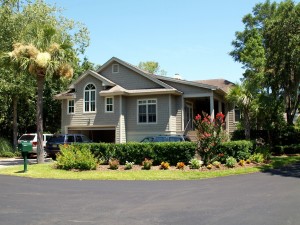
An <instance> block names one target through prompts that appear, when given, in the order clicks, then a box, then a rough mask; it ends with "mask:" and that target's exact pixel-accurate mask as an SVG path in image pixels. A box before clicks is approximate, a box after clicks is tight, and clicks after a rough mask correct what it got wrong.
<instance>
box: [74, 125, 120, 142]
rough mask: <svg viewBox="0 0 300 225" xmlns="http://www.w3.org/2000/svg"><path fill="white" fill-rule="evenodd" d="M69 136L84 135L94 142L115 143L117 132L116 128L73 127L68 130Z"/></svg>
mask: <svg viewBox="0 0 300 225" xmlns="http://www.w3.org/2000/svg"><path fill="white" fill-rule="evenodd" d="M68 133H69V134H84V135H85V136H87V137H88V138H90V139H91V140H93V142H106V143H115V140H116V130H115V129H114V128H101V129H100V128H92V129H91V128H90V127H72V128H68Z"/></svg>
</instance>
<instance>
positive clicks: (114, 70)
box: [112, 64, 119, 73]
mask: <svg viewBox="0 0 300 225" xmlns="http://www.w3.org/2000/svg"><path fill="white" fill-rule="evenodd" d="M112 73H119V64H113V65H112Z"/></svg>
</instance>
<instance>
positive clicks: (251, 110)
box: [226, 80, 258, 140]
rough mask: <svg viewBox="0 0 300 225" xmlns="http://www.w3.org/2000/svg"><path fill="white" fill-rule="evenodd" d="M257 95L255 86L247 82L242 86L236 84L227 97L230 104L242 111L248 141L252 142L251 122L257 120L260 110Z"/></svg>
mask: <svg viewBox="0 0 300 225" xmlns="http://www.w3.org/2000/svg"><path fill="white" fill-rule="evenodd" d="M257 94H258V91H257V90H256V88H255V85H254V84H253V83H251V82H247V80H245V81H244V83H242V84H236V85H235V86H234V87H233V88H232V89H231V90H230V91H229V93H228V94H227V96H226V99H227V101H228V102H230V103H232V104H233V105H235V106H237V107H238V108H239V109H240V110H241V113H242V119H243V122H244V128H245V138H246V139H247V140H250V130H251V120H253V119H255V114H256V112H257V110H258V105H257V103H256V96H257Z"/></svg>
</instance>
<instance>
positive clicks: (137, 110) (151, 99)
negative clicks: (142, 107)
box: [136, 98, 158, 125]
mask: <svg viewBox="0 0 300 225" xmlns="http://www.w3.org/2000/svg"><path fill="white" fill-rule="evenodd" d="M139 101H146V106H147V107H146V110H147V111H146V116H147V117H146V119H147V122H145V123H141V122H139ZM148 101H155V105H156V107H155V116H156V121H155V123H153V122H152V123H149V122H148ZM136 106H137V107H136V115H137V124H138V125H151V124H157V121H158V113H157V108H158V101H157V98H143V99H137V102H136Z"/></svg>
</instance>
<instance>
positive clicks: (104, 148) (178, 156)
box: [87, 142, 197, 165]
mask: <svg viewBox="0 0 300 225" xmlns="http://www.w3.org/2000/svg"><path fill="white" fill-rule="evenodd" d="M87 146H88V148H89V149H90V150H91V152H92V153H93V154H94V155H95V157H96V158H97V159H98V160H99V159H102V160H104V161H105V162H106V163H108V161H109V159H111V158H116V159H118V160H119V161H120V164H125V162H126V160H127V161H130V162H134V163H135V164H141V163H142V162H143V160H144V159H145V158H148V159H153V164H155V165H159V164H160V163H161V162H169V163H170V165H176V163H177V162H185V163H187V162H189V161H190V160H191V159H192V158H193V157H194V155H195V150H196V146H197V144H196V143H193V142H168V143H167V142H166V143H137V142H131V143H126V144H113V143H93V144H87Z"/></svg>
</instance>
